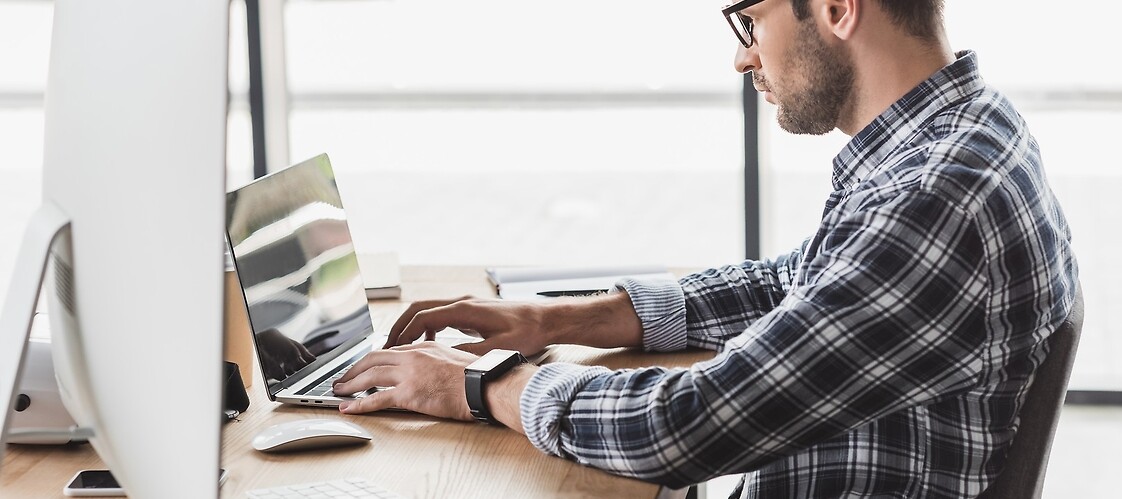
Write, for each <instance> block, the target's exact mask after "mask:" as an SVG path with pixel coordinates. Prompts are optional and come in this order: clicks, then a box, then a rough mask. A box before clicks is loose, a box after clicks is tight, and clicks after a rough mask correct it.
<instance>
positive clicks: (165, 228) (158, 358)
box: [0, 0, 229, 499]
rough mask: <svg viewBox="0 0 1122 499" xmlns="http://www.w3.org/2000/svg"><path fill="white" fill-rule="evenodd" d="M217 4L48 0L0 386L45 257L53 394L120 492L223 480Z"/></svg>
mask: <svg viewBox="0 0 1122 499" xmlns="http://www.w3.org/2000/svg"><path fill="white" fill-rule="evenodd" d="M228 16H229V2H228V0H164V1H159V2H152V1H150V0H99V1H89V0H56V2H55V10H54V28H53V33H52V38H51V56H50V57H51V60H50V66H49V70H48V71H49V72H48V82H47V90H46V101H45V126H46V133H45V137H44V146H45V151H44V165H43V201H42V208H41V209H40V210H39V211H38V212H37V214H36V215H35V216H34V218H33V219H32V221H31V223H30V225H29V227H28V230H27V235H26V237H25V239H24V241H23V243H22V244H23V246H22V247H21V250H20V256H19V260H18V261H17V264H16V269H15V273H14V274H13V280H12V282H11V284H10V286H9V291H8V296H7V299H6V303H5V306H4V310H3V317H2V322H0V326H2V328H0V400H8V401H10V400H11V399H12V398H13V396H12V395H13V390H14V386H13V385H14V384H15V383H16V382H18V376H19V364H20V363H21V362H20V361H19V360H18V358H15V353H13V352H16V351H22V349H23V348H24V346H23V344H24V342H26V334H25V330H26V327H27V326H28V325H29V323H24V316H25V315H26V316H28V317H29V314H30V313H31V312H33V309H34V303H35V296H37V294H38V291H39V282H40V279H42V277H43V273H42V269H43V263H44V262H45V261H49V265H48V266H47V268H48V269H49V271H48V272H47V274H46V285H45V286H44V287H43V292H44V293H45V294H46V295H47V298H48V315H49V317H50V319H51V320H50V324H51V341H52V349H53V357H54V359H53V360H54V365H55V370H56V375H57V378H58V381H59V385H60V390H61V395H62V398H63V401H64V404H65V405H66V407H67V409H68V410H69V412H70V413H71V416H73V418H74V420H75V421H76V422H77V424H78V426H79V427H82V428H85V429H88V430H90V431H91V432H92V436H91V437H90V442H91V444H92V445H93V447H94V449H95V450H96V451H97V453H98V455H99V456H100V457H101V458H102V460H104V461H105V464H106V465H107V466H108V467H109V468H110V470H111V471H112V472H113V474H114V476H115V477H116V478H117V479H118V481H119V482H120V483H121V484H122V486H123V487H124V488H125V490H126V492H127V493H128V495H129V497H134V498H149V497H160V498H177V497H182V498H192V499H194V498H205V497H216V496H217V493H218V482H217V478H218V468H219V451H220V428H219V425H220V422H219V419H220V415H221V403H220V400H221V386H222V385H221V381H220V376H221V369H222V363H221V359H222V337H221V335H222V292H223V291H222V290H223V282H222V274H223V271H224V262H223V255H222V246H221V244H220V242H221V239H220V236H221V234H222V232H223V227H224V209H225V159H226V155H225V152H226V149H225V141H226V107H227V106H226V102H227V51H228V49H227V43H228ZM21 324H22V325H21ZM21 334H23V335H24V336H23V340H22V341H21V340H19V339H18V336H20V335H21ZM13 358H15V360H14V361H12V359H13ZM13 362H14V365H13ZM3 396H6V398H4V397H3ZM0 418H4V416H3V415H0ZM7 425H8V421H7V420H6V419H0V430H2V431H6V430H7ZM2 434H3V433H0V435H2ZM2 451H3V446H2V444H0V452H2ZM66 478H67V477H60V478H59V480H60V483H59V487H60V489H61V487H62V485H64V484H63V483H62V482H61V481H62V480H65V479H66Z"/></svg>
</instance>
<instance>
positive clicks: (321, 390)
mask: <svg viewBox="0 0 1122 499" xmlns="http://www.w3.org/2000/svg"><path fill="white" fill-rule="evenodd" d="M365 355H366V353H365V352H363V353H360V354H358V355H356V356H354V357H353V358H351V360H350V361H349V362H347V363H345V364H340V365H339V367H338V368H337V369H335V370H334V371H332V372H330V373H328V374H327V376H325V377H324V378H323V379H321V380H320V381H319V383H316V384H315V386H312V387H311V388H307V389H304V390H302V391H300V392H298V393H297V394H298V395H308V396H310V397H333V396H335V392H333V391H332V390H331V387H332V385H334V384H335V380H337V379H339V378H342V377H343V375H344V374H347V371H348V370H350V369H351V366H353V365H355V362H358V360H359V359H361V358H362V357H363V356H365Z"/></svg>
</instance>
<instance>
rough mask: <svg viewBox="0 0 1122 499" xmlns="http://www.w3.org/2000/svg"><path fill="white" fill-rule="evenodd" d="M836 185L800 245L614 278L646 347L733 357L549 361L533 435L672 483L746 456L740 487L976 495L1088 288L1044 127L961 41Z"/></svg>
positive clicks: (567, 452)
mask: <svg viewBox="0 0 1122 499" xmlns="http://www.w3.org/2000/svg"><path fill="white" fill-rule="evenodd" d="M833 184H834V188H835V190H834V192H833V193H832V194H831V195H830V197H829V199H828V200H827V201H826V207H825V210H824V213H823V217H822V222H821V225H820V226H819V228H818V231H817V233H816V234H815V235H814V236H813V237H811V238H810V239H808V240H807V241H806V242H805V243H804V244H803V245H802V247H801V248H799V249H797V250H795V251H793V252H791V253H790V254H787V255H783V256H781V257H779V258H776V259H774V260H765V261H746V262H743V263H741V264H739V265H734V266H726V267H722V268H719V269H713V270H708V271H705V272H701V273H698V274H694V275H690V276H687V277H685V278H683V279H681V281H679V282H677V283H675V282H639V281H624V282H621V283H620V284H619V286H620V287H621V288H622V289H624V290H626V292H627V293H629V294H630V297H631V299H632V302H633V303H634V305H635V309H636V312H637V313H638V315H639V318H640V319H641V320H642V322H643V326H644V344H645V346H646V348H648V349H653V350H671V349H680V348H685V347H687V346H693V347H702V348H709V349H715V350H719V353H718V354H717V355H716V357H715V358H713V359H712V360H709V361H706V362H700V363H698V364H696V365H694V366H692V367H690V368H688V369H665V368H647V369H635V370H623V371H614V372H613V371H609V370H607V369H604V368H602V367H585V366H575V365H571V364H549V365H545V366H542V367H541V369H540V370H539V371H538V373H537V374H535V376H534V377H533V379H532V380H531V382H530V384H529V386H528V387H527V389H526V391H525V392H524V393H523V395H522V398H521V412H522V421H523V425H524V426H525V429H526V433H527V435H528V436H529V438H530V440H531V442H533V444H534V445H535V446H537V447H538V448H539V449H541V450H543V451H545V452H548V453H551V454H555V455H559V456H564V457H567V458H570V459H574V460H576V461H578V462H581V463H584V464H587V465H590V466H594V467H597V468H601V469H604V470H608V471H610V472H612V473H616V474H620V475H626V476H632V477H636V478H639V479H642V480H647V481H653V482H657V483H660V484H664V485H668V486H671V487H673V488H680V487H683V486H686V485H689V484H693V483H698V482H702V481H705V480H707V479H710V478H713V477H716V476H720V475H726V474H732V473H744V474H745V475H744V480H743V481H742V482H741V485H740V487H739V488H738V490H737V491H736V492H735V493H734V495H741V496H742V497H785V498H786V497H974V496H977V495H978V494H980V493H981V492H982V491H983V490H984V489H985V488H986V487H987V486H988V485H989V484H990V483H992V481H993V479H994V477H995V476H996V475H997V474H998V473H999V472H1000V471H1001V470H1002V467H1003V464H1004V461H1005V454H1006V452H1007V450H1008V448H1009V445H1010V443H1011V442H1012V439H1013V436H1014V434H1015V433H1016V429H1017V424H1018V416H1017V414H1018V412H1019V409H1020V407H1021V404H1022V402H1023V400H1024V395H1025V393H1026V390H1027V388H1028V385H1029V383H1030V382H1031V380H1032V375H1033V372H1035V369H1036V368H1037V366H1039V365H1040V363H1041V361H1042V360H1043V358H1044V357H1045V355H1046V353H1047V348H1046V345H1047V343H1046V342H1044V340H1045V339H1046V338H1047V337H1048V336H1049V334H1051V332H1052V331H1054V330H1055V329H1056V328H1057V327H1058V325H1059V324H1060V323H1061V322H1062V321H1063V319H1064V318H1065V317H1066V316H1067V314H1068V312H1069V310H1070V309H1071V306H1072V303H1073V301H1074V294H1075V286H1076V278H1077V270H1076V264H1075V261H1074V258H1073V256H1072V253H1071V247H1070V233H1069V230H1068V227H1067V224H1066V222H1065V220H1064V216H1063V214H1062V212H1061V210H1060V207H1059V205H1058V204H1057V201H1056V199H1055V198H1054V196H1053V195H1052V193H1051V191H1050V189H1049V187H1048V186H1047V182H1046V180H1045V176H1044V171H1043V169H1042V167H1041V161H1040V155H1039V151H1038V148H1037V144H1036V141H1035V140H1034V139H1033V138H1032V136H1031V135H1030V134H1029V132H1028V129H1027V127H1026V125H1025V122H1024V121H1023V119H1022V118H1021V116H1020V115H1018V114H1017V112H1016V111H1015V110H1014V109H1013V106H1012V105H1011V104H1010V103H1009V101H1008V100H1006V99H1005V98H1004V97H1003V96H1001V95H1000V94H999V93H997V92H996V91H994V90H993V89H992V88H990V87H987V86H986V85H985V83H984V82H983V81H982V78H981V76H980V75H979V73H978V69H977V63H976V58H975V56H974V54H973V53H971V52H965V53H961V54H959V58H958V60H957V61H956V62H954V63H952V64H951V65H949V66H947V67H945V68H943V69H942V70H940V71H939V72H937V73H936V74H934V75H933V76H932V77H931V78H930V79H928V80H927V81H925V82H923V83H922V84H920V85H919V86H918V87H916V88H915V89H914V90H912V91H911V92H909V93H908V94H907V95H905V96H904V97H903V98H901V99H900V100H899V101H897V102H896V103H895V104H893V105H892V106H891V107H890V108H889V109H888V110H887V111H885V112H884V113H883V114H882V115H880V116H879V117H878V118H877V119H876V120H874V121H873V122H872V123H871V124H869V126H867V127H866V128H865V129H864V130H862V131H861V132H860V133H859V134H857V135H856V136H854V137H853V139H852V140H851V141H850V143H849V144H848V145H847V146H846V148H845V149H844V150H843V151H841V153H839V154H838V156H837V157H836V158H835V160H834V172H833ZM699 237H700V236H699Z"/></svg>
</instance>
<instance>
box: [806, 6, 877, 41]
mask: <svg viewBox="0 0 1122 499" xmlns="http://www.w3.org/2000/svg"><path fill="white" fill-rule="evenodd" d="M864 3H865V1H864V0H823V1H822V3H821V4H820V5H819V11H818V13H817V14H818V15H819V18H820V19H823V20H825V23H826V28H827V29H829V30H830V32H831V33H833V34H834V36H836V37H838V38H839V39H842V40H849V39H851V38H853V34H854V33H855V32H856V31H857V25H858V24H859V23H860V21H861V9H862V7H863V4H864Z"/></svg>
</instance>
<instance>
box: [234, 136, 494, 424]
mask: <svg viewBox="0 0 1122 499" xmlns="http://www.w3.org/2000/svg"><path fill="white" fill-rule="evenodd" d="M226 236H227V240H228V242H229V244H230V248H231V254H232V255H233V256H234V264H235V266H236V268H237V274H238V280H239V281H240V283H241V289H242V294H243V296H244V297H245V302H246V309H247V310H248V312H249V324H250V328H251V330H252V331H253V339H254V344H255V347H256V349H257V359H258V363H259V367H260V372H261V373H262V375H263V376H264V378H265V388H266V392H267V393H268V394H269V398H270V399H271V400H275V401H278V402H284V403H289V404H299V405H310V406H326V407H334V406H338V405H339V403H340V402H342V401H343V400H345V399H346V398H350V397H340V396H336V395H335V394H334V393H332V392H331V383H332V382H333V381H334V380H335V379H337V378H338V377H339V376H342V375H343V373H344V372H346V369H347V367H349V366H350V365H351V364H353V363H354V362H355V361H357V360H358V359H360V358H362V356H363V355H365V354H366V353H367V352H369V351H370V350H371V348H380V347H381V346H382V345H383V344H384V343H385V340H386V338H387V336H388V334H389V329H388V326H383V327H380V328H378V329H375V328H374V323H373V321H372V320H371V316H370V308H369V305H368V303H367V298H366V291H365V286H364V284H363V278H362V274H361V272H360V271H359V264H358V258H357V257H356V255H355V248H354V244H353V242H352V239H351V233H350V228H349V226H348V224H347V217H346V213H345V211H344V210H343V201H342V198H341V196H340V195H339V189H338V186H337V185H336V183H335V174H334V172H333V171H332V168H331V163H330V161H329V160H328V157H327V155H320V156H317V157H315V158H312V159H310V160H308V161H305V162H303V163H299V164H297V165H294V166H291V167H289V168H286V169H284V170H281V171H279V172H275V173H273V174H270V175H267V176H265V177H262V178H259V179H257V180H255V181H253V182H251V183H249V184H247V185H245V186H243V187H240V188H238V189H235V190H233V191H231V192H230V193H228V194H227V195H226ZM437 340H438V341H441V342H444V343H448V344H459V343H464V342H467V341H477V339H476V338H474V337H471V336H467V335H465V334H463V333H460V332H459V331H454V330H445V331H442V332H440V333H438V335H437ZM364 395H365V394H356V395H354V396H355V397H361V396H364Z"/></svg>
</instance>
